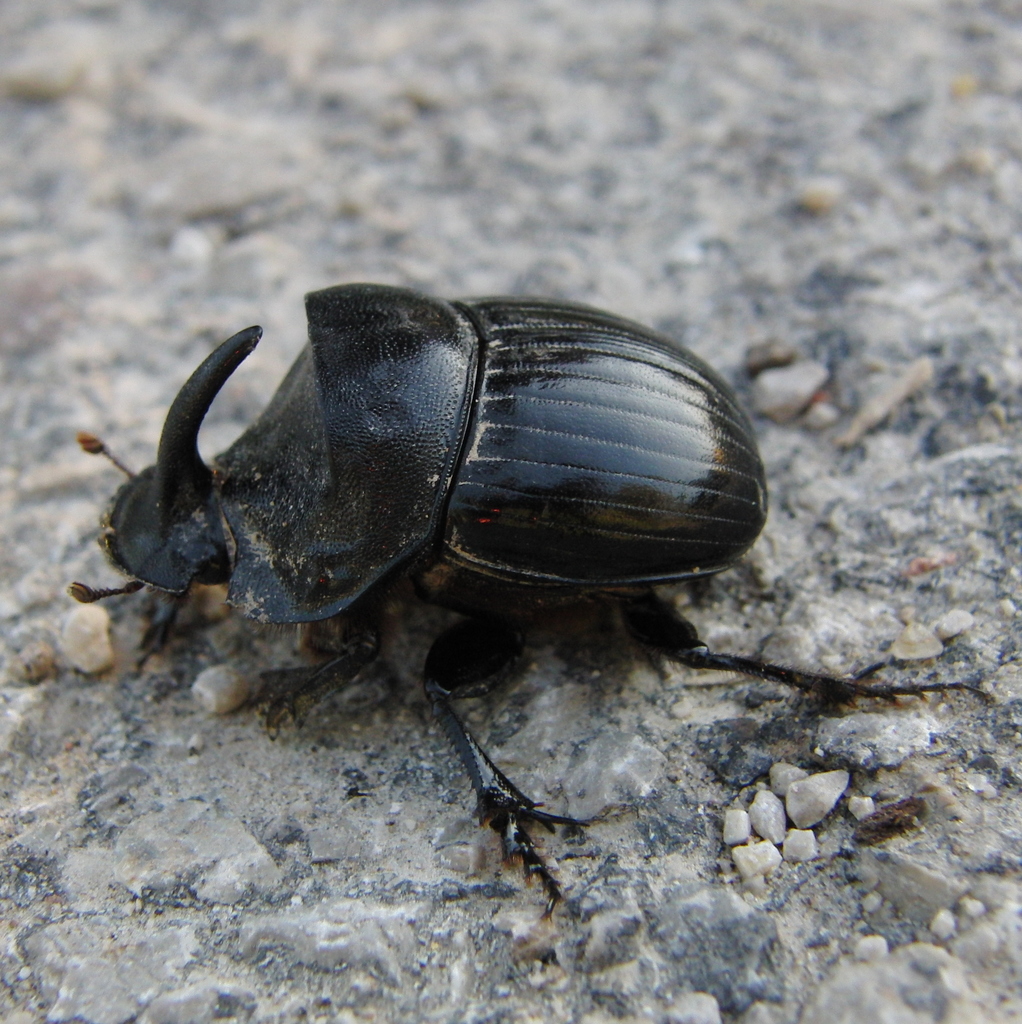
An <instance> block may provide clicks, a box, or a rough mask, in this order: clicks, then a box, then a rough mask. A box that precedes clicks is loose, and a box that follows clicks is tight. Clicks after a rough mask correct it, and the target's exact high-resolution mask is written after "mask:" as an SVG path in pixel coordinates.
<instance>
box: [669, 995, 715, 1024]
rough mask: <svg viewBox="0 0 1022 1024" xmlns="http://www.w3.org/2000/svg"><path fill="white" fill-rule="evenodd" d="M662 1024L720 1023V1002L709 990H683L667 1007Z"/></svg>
mask: <svg viewBox="0 0 1022 1024" xmlns="http://www.w3.org/2000/svg"><path fill="white" fill-rule="evenodd" d="M664 1024H720V1004H719V1003H718V1002H717V1000H716V999H714V998H713V996H711V995H710V993H709V992H685V993H683V994H682V995H679V996H676V997H675V998H674V1000H673V1001H672V1002H671V1005H670V1006H668V1007H667V1010H666V1012H665V1013H664Z"/></svg>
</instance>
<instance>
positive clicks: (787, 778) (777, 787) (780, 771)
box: [770, 761, 809, 797]
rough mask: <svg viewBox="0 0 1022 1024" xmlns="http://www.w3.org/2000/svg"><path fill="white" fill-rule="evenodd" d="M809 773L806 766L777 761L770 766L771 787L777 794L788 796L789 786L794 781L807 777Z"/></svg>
mask: <svg viewBox="0 0 1022 1024" xmlns="http://www.w3.org/2000/svg"><path fill="white" fill-rule="evenodd" d="M808 774H809V772H807V771H806V770H805V769H804V768H799V767H797V766H796V765H793V764H788V763H787V762H786V761H777V762H776V763H774V764H772V765H771V766H770V789H771V790H772V791H773V792H774V793H775V794H776V795H777V796H782V797H783V796H787V795H788V787H789V786H790V785H791V784H792V783H793V782H798V780H799V779H804V778H806V776H808Z"/></svg>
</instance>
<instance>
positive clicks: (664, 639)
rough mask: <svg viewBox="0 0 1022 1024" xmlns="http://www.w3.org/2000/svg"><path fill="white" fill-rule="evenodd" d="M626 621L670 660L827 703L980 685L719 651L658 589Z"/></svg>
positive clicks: (629, 608)
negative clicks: (825, 671) (833, 669)
mask: <svg viewBox="0 0 1022 1024" xmlns="http://www.w3.org/2000/svg"><path fill="white" fill-rule="evenodd" d="M624 618H625V624H626V625H627V627H628V630H629V632H630V633H631V634H632V636H634V637H635V638H636V640H638V641H639V642H640V643H641V644H643V645H644V646H645V647H647V648H648V649H649V650H651V651H653V652H654V653H655V654H659V655H661V656H663V657H665V658H668V659H669V660H670V661H676V662H678V663H679V664H682V665H687V666H688V667H689V668H709V669H722V670H724V671H728V672H741V673H742V674H743V675H747V676H753V677H755V678H757V679H768V680H770V681H772V682H775V683H783V684H785V685H786V686H792V687H794V688H795V689H797V690H801V691H803V693H810V694H813V695H815V696H817V697H819V698H820V699H821V700H823V701H824V702H826V703H829V704H840V703H844V702H847V701H851V700H854V699H855V698H856V697H902V696H919V695H920V694H923V693H933V692H939V691H943V690H962V689H975V688H974V687H972V686H970V685H968V684H966V683H961V682H955V681H952V682H936V683H888V682H884V681H882V680H880V681H876V682H871V681H867V680H868V677H869V676H871V675H872V674H873V672H875V671H876V670H877V669H878V668H881V667H883V663H879V664H876V665H871V666H870V667H869V668H867V669H865V670H863V671H862V672H860V673H859V674H858V675H855V676H852V677H849V678H844V679H840V678H838V677H836V676H824V675H818V674H817V673H815V672H804V671H802V670H801V669H795V668H787V667H785V666H783V665H771V664H769V663H767V662H763V661H759V660H758V659H756V658H744V657H741V656H740V655H736V654H717V653H715V652H713V651H710V650H709V649H708V648H707V647H706V645H705V644H704V643H703V642H702V640H700V639H699V634H698V633H697V632H696V629H695V627H694V626H693V625H692V623H690V622H689V621H688V620H687V619H685V618H683V617H682V616H680V615H679V614H678V613H677V612H676V611H675V610H674V609H673V608H672V607H671V606H670V605H668V604H667V603H666V602H664V601H662V600H661V599H660V598H659V597H657V596H656V595H655V594H653V593H649V594H646V595H644V596H643V597H640V598H637V599H636V600H633V601H629V602H628V603H627V604H626V605H625V606H624Z"/></svg>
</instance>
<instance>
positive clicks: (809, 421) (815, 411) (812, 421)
mask: <svg viewBox="0 0 1022 1024" xmlns="http://www.w3.org/2000/svg"><path fill="white" fill-rule="evenodd" d="M839 419H841V413H840V412H838V410H837V407H836V406H833V405H831V403H830V402H813V404H812V405H811V406H809V408H808V409H807V410H806V414H805V416H803V417H802V426H803V427H807V428H808V429H809V430H826V429H827V428H828V427H832V426H834V424H835V423H837V421H838V420H839Z"/></svg>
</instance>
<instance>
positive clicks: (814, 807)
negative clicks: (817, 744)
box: [784, 771, 849, 828]
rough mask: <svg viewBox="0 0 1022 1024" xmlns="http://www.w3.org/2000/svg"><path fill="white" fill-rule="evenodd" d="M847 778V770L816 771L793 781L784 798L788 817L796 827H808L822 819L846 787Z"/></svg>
mask: <svg viewBox="0 0 1022 1024" xmlns="http://www.w3.org/2000/svg"><path fill="white" fill-rule="evenodd" d="M848 779H849V775H848V772H846V771H834V772H818V773H817V774H816V775H810V776H809V777H808V778H805V779H799V780H798V781H797V782H793V783H792V784H791V785H790V786H789V787H788V793H787V795H786V796H785V798H784V805H785V808H786V809H787V812H788V817H789V818H791V820H792V821H793V822H794V823H795V825H796V827H798V828H809V827H810V826H812V825H815V824H816V823H817V822H819V821H822V820H823V819H824V818H825V817H826V816H827V815H828V814H830V812H831V811H832V810H833V809H834V805H835V804H836V803H837V802H838V800H840V799H841V795H842V794H843V793H844V791H845V790H846V789H847V788H848Z"/></svg>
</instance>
